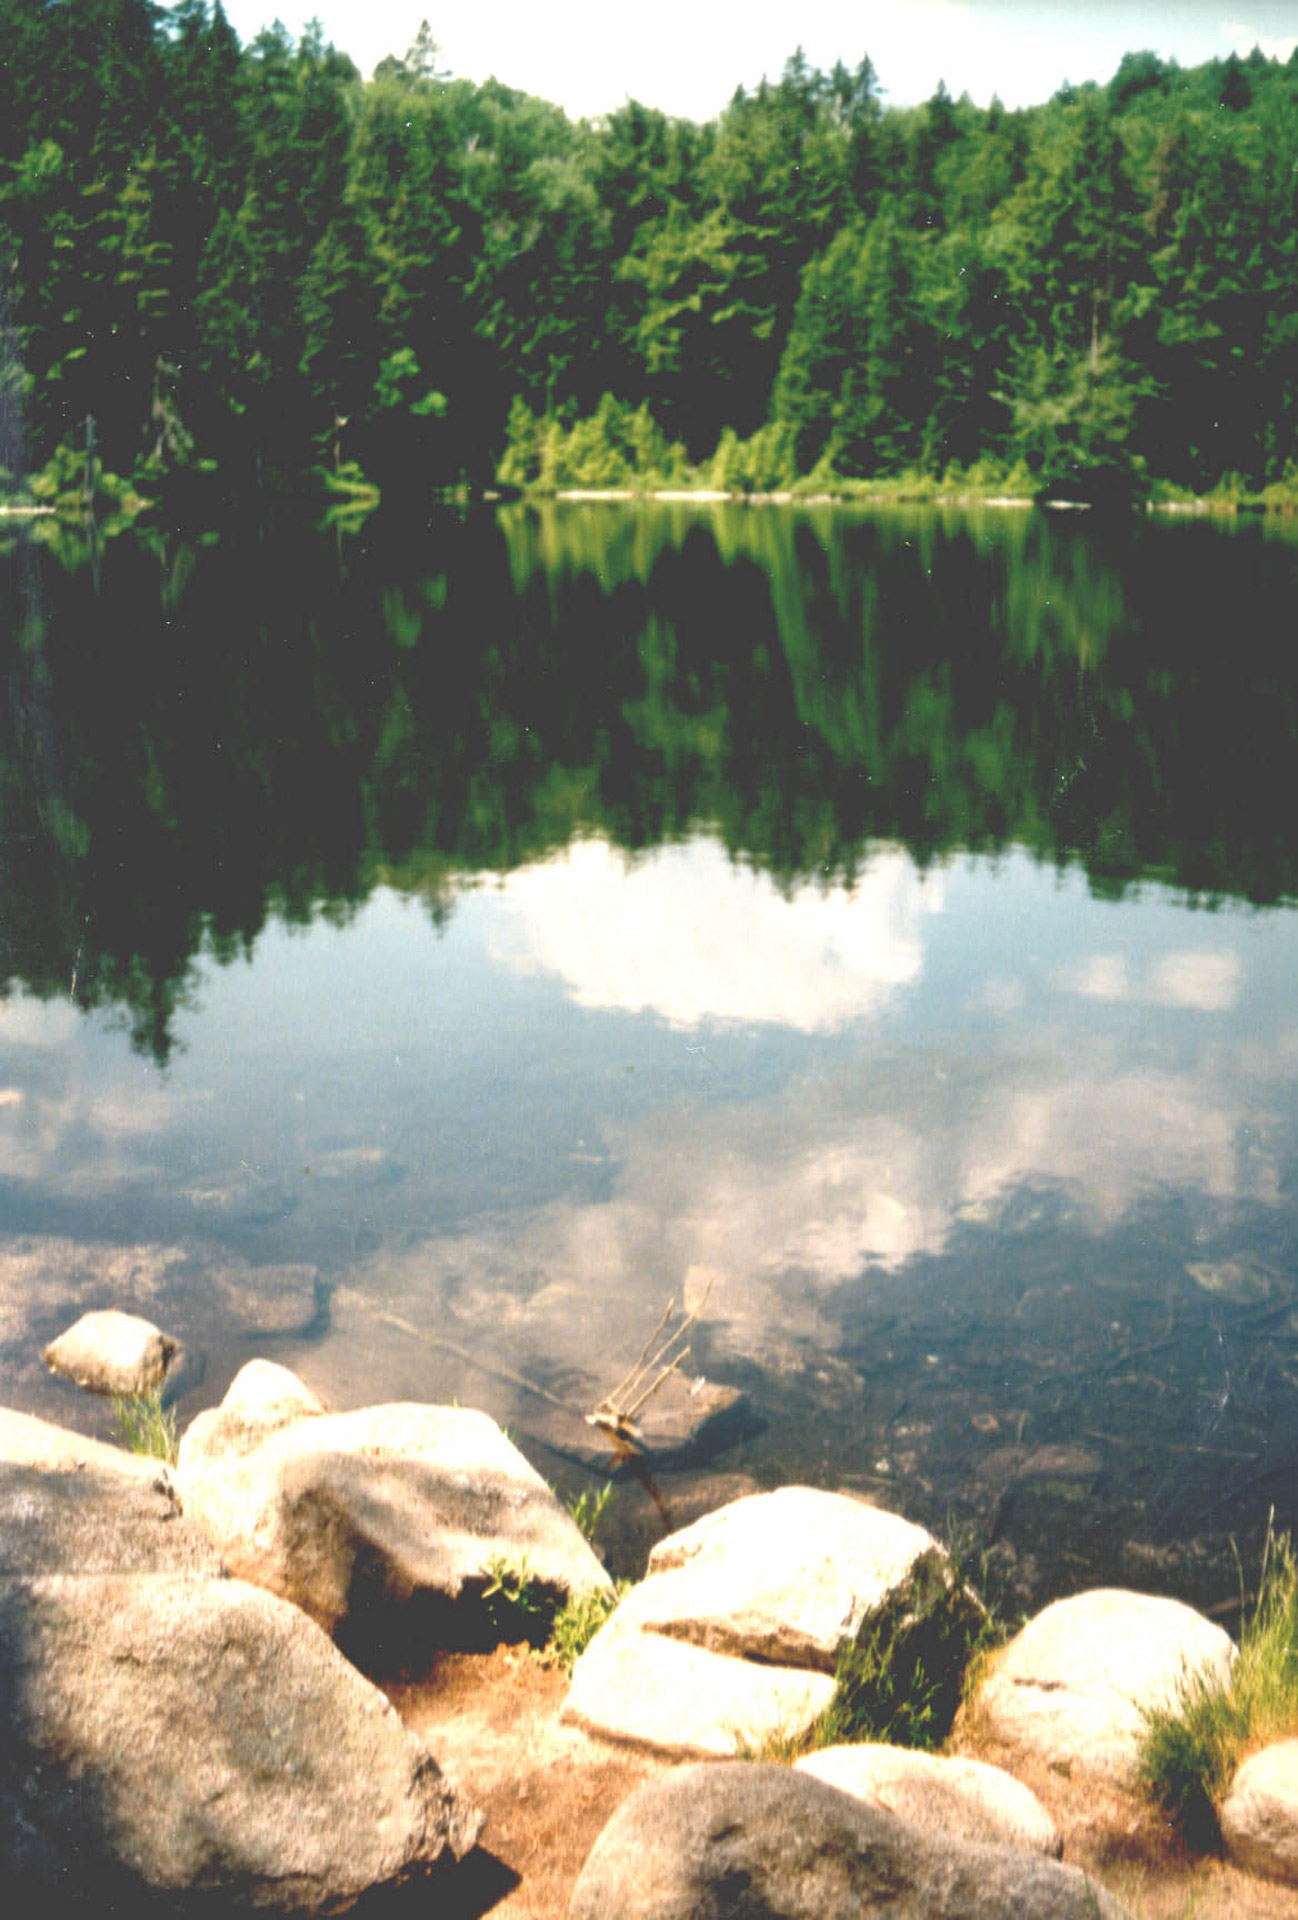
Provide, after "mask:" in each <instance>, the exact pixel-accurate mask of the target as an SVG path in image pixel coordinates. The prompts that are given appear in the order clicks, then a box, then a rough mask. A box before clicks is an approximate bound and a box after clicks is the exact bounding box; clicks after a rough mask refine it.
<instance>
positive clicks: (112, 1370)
mask: <svg viewBox="0 0 1298 1920" xmlns="http://www.w3.org/2000/svg"><path fill="white" fill-rule="evenodd" d="M175 1352H176V1342H175V1341H174V1340H169V1339H168V1338H167V1336H166V1334H165V1333H162V1332H160V1331H159V1329H158V1328H157V1327H155V1326H154V1324H153V1322H152V1321H151V1320H143V1319H141V1318H140V1316H139V1314H136V1313H118V1312H117V1311H116V1310H115V1309H112V1308H109V1309H107V1310H106V1311H104V1312H102V1313H83V1314H82V1316H81V1318H80V1319H79V1320H78V1321H76V1322H75V1323H74V1324H73V1325H72V1326H70V1327H69V1328H68V1330H67V1332H66V1333H61V1334H60V1335H59V1337H58V1339H57V1340H52V1341H51V1342H50V1344H49V1346H48V1347H46V1349H45V1351H44V1353H43V1354H42V1356H41V1357H42V1359H43V1360H44V1361H45V1364H46V1366H47V1367H49V1368H50V1369H51V1371H52V1372H54V1373H58V1374H62V1376H63V1378H64V1379H65V1380H75V1382H76V1384H77V1385H78V1386H79V1387H87V1388H89V1390H90V1392H91V1393H121V1394H126V1393H152V1392H153V1391H154V1390H155V1389H156V1388H158V1387H160V1386H161V1385H162V1382H163V1380H164V1379H165V1378H166V1373H167V1368H168V1366H169V1365H170V1363H171V1359H172V1356H173V1355H174V1354H175Z"/></svg>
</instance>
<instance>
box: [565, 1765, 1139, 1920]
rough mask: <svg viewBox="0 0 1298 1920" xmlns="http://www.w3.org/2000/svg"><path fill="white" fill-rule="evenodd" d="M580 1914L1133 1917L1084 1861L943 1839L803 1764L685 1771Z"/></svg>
mask: <svg viewBox="0 0 1298 1920" xmlns="http://www.w3.org/2000/svg"><path fill="white" fill-rule="evenodd" d="M568 1911H569V1920H722V1916H729V1915H742V1916H743V1920H767V1916H769V1917H770V1920H777V1916H778V1920H866V1916H868V1915H870V1914H879V1915H880V1916H882V1915H885V1914H886V1915H887V1916H888V1920H933V1916H935V1915H938V1914H941V1915H942V1916H944V1920H1123V1913H1124V1909H1123V1908H1122V1907H1120V1906H1119V1905H1118V1903H1117V1902H1116V1901H1115V1900H1113V1899H1112V1898H1111V1897H1110V1896H1109V1895H1108V1894H1107V1893H1105V1892H1104V1891H1103V1889H1101V1888H1100V1887H1098V1886H1096V1885H1095V1883H1094V1882H1093V1881H1091V1880H1088V1879H1087V1878H1086V1876H1085V1875H1084V1874H1083V1873H1081V1872H1080V1871H1079V1870H1078V1868H1076V1867H1065V1866H1061V1865H1060V1864H1059V1863H1058V1862H1057V1861H1054V1860H1046V1859H1043V1858H1042V1857H1041V1856H1040V1855H1039V1854H1034V1853H1024V1852H1021V1851H1019V1850H1017V1849H1015V1848H1011V1847H988V1846H977V1845H973V1844H971V1843H970V1842H968V1841H962V1840H959V1839H956V1838H954V1837H952V1836H942V1837H940V1836H938V1835H936V1834H933V1833H930V1832H927V1831H925V1830H924V1829H923V1828H922V1827H917V1826H912V1825H911V1824H910V1822H908V1821H905V1820H898V1819H897V1818H896V1817H895V1816H894V1815H893V1814H890V1813H884V1812H882V1811H881V1810H880V1809H879V1808H877V1807H871V1806H867V1805H866V1804H865V1803H864V1802H863V1801H861V1800H857V1799H854V1798H853V1797H852V1796H851V1795H849V1794H846V1793H840V1792H839V1791H838V1790H837V1789H836V1788H834V1787H831V1786H826V1785H825V1783H824V1782H823V1781H821V1780H816V1779H813V1778H812V1777H811V1776H810V1775H809V1774H806V1773H800V1772H798V1770H797V1769H796V1768H791V1767H766V1766H753V1765H748V1764H745V1763H743V1762H735V1761H732V1762H729V1763H726V1762H720V1763H714V1764H711V1765H707V1766H691V1767H679V1768H677V1769H676V1770H675V1771H673V1772H671V1773H669V1774H666V1775H665V1776H663V1777H662V1778H660V1779H658V1780H654V1781H651V1782H650V1783H649V1784H648V1785H646V1786H643V1787H641V1788H640V1789H639V1790H638V1791H637V1792H636V1793H634V1794H632V1796H631V1798H630V1799H629V1800H627V1801H626V1802H625V1803H624V1804H623V1806H621V1807H620V1808H619V1809H618V1811H617V1813H615V1814H614V1816H613V1818H612V1819H611V1820H610V1821H609V1823H608V1825H607V1827H605V1829H604V1831H603V1833H602V1834H601V1835H600V1837H599V1839H598V1840H597V1841H596V1842H595V1845H594V1847H593V1849H592V1851H591V1854H590V1857H589V1859H588V1860H587V1862H586V1864H585V1866H584V1867H583V1868H582V1871H581V1876H580V1878H579V1879H578V1881H577V1885H576V1888H575V1889H574V1891H573V1896H572V1904H571V1906H570V1908H569V1910H568Z"/></svg>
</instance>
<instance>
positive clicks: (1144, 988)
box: [1060, 947, 1243, 1013]
mask: <svg viewBox="0 0 1298 1920" xmlns="http://www.w3.org/2000/svg"><path fill="white" fill-rule="evenodd" d="M1060 978H1061V982H1062V984H1063V985H1064V986H1065V987H1066V988H1068V989H1069V990H1070V991H1071V992H1073V993H1079V994H1081V995H1082V996H1083V997H1084V998H1086V999H1088V1000H1108V1001H1113V1002H1119V1001H1130V1002H1132V1003H1133V1004H1135V1005H1137V1006H1147V1007H1148V1006H1155V1007H1187V1008H1191V1009H1193V1010H1194V1011H1195V1012H1198V1013H1228V1012H1229V1011H1230V1009H1231V1008H1232V1007H1233V1006H1234V1005H1235V1002H1236V1001H1237V1000H1238V998H1239V991H1240V986H1241V984H1242V980H1243V966H1242V963H1241V961H1240V958H1239V955H1238V954H1237V953H1232V952H1229V951H1226V950H1222V949H1218V950H1217V951H1215V952H1214V951H1207V952H1205V951H1202V950H1201V949H1198V948H1194V947H1189V948H1185V949H1184V950H1182V951H1178V952H1174V953H1168V954H1164V955H1163V957H1162V959H1160V960H1157V961H1155V962H1153V963H1152V964H1151V965H1150V966H1149V967H1148V968H1147V969H1146V970H1145V971H1144V973H1143V974H1141V975H1139V976H1137V977H1136V978H1134V979H1133V978H1132V975H1131V971H1130V969H1129V967H1128V964H1127V961H1126V959H1125V957H1124V956H1123V955H1122V954H1118V953H1094V954H1091V955H1089V956H1088V957H1087V958H1085V959H1083V960H1079V961H1077V962H1075V963H1074V964H1072V965H1070V966H1068V967H1065V968H1064V969H1063V970H1062V973H1061V976H1060Z"/></svg>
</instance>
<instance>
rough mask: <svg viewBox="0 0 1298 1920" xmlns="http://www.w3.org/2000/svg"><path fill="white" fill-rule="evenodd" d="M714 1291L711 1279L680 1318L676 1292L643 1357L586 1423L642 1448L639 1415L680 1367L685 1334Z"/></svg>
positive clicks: (632, 1448) (621, 1444)
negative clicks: (696, 1299) (640, 1445)
mask: <svg viewBox="0 0 1298 1920" xmlns="http://www.w3.org/2000/svg"><path fill="white" fill-rule="evenodd" d="M711 1291H712V1282H711V1280H709V1281H708V1284H707V1286H706V1287H705V1288H704V1289H703V1293H702V1295H701V1297H700V1298H699V1300H698V1302H697V1304H696V1305H695V1306H693V1307H691V1309H690V1311H689V1312H688V1313H686V1314H684V1317H683V1318H681V1319H679V1320H678V1318H677V1316H678V1315H679V1314H681V1313H682V1308H681V1307H679V1306H678V1305H677V1303H676V1298H675V1295H673V1296H672V1298H671V1299H670V1300H669V1301H668V1302H667V1305H666V1307H665V1308H664V1309H663V1313H662V1318H661V1319H660V1320H659V1322H658V1325H657V1326H656V1327H655V1328H654V1330H653V1332H652V1333H651V1334H650V1335H649V1338H648V1339H647V1340H646V1341H645V1343H644V1345H643V1347H641V1349H640V1357H639V1359H638V1360H637V1361H636V1363H635V1365H634V1366H633V1367H632V1369H631V1371H630V1372H629V1373H627V1374H624V1375H623V1377H622V1378H621V1379H620V1380H619V1381H618V1383H617V1385H616V1386H615V1387H614V1388H613V1389H612V1390H611V1392H609V1393H606V1394H605V1396H604V1398H603V1399H602V1400H601V1401H600V1402H599V1404H598V1406H595V1407H593V1408H592V1409H591V1411H590V1412H589V1413H588V1414H587V1415H586V1424H587V1425H588V1426H592V1427H599V1428H600V1429H601V1430H602V1431H603V1432H605V1433H607V1434H609V1435H611V1436H612V1438H613V1440H614V1442H615V1443H616V1445H617V1446H618V1448H619V1450H623V1449H624V1450H626V1451H627V1452H630V1453H638V1452H639V1450H640V1449H639V1441H640V1430H639V1428H638V1427H637V1426H636V1424H635V1417H636V1415H637V1414H638V1413H639V1412H640V1411H641V1410H642V1408H643V1407H644V1406H645V1405H646V1404H647V1403H648V1402H649V1401H650V1400H651V1399H652V1398H653V1396H654V1394H656V1393H657V1391H658V1389H659V1387H661V1386H662V1384H663V1382H664V1381H665V1380H667V1379H669V1378H670V1377H671V1375H672V1374H673V1373H676V1372H678V1371H679V1369H680V1365H681V1362H682V1361H683V1360H684V1359H685V1358H686V1356H687V1355H688V1353H689V1346H688V1345H687V1343H686V1339H685V1336H686V1334H687V1333H688V1332H689V1330H690V1328H691V1327H692V1326H693V1325H694V1322H695V1321H696V1320H697V1319H698V1317H699V1315H700V1314H701V1313H702V1311H703V1309H704V1307H705V1306H706V1305H707V1303H708V1295H709V1294H710V1293H711Z"/></svg>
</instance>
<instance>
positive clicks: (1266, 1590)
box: [1139, 1514, 1298, 1849]
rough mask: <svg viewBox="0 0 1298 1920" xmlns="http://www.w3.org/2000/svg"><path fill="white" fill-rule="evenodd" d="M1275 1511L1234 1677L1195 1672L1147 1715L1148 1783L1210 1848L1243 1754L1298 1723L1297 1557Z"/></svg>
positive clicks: (1144, 1765)
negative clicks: (1169, 1701)
mask: <svg viewBox="0 0 1298 1920" xmlns="http://www.w3.org/2000/svg"><path fill="white" fill-rule="evenodd" d="M1273 1520H1274V1514H1273V1515H1272V1519H1271V1521H1268V1524H1267V1536H1266V1544H1265V1546H1264V1547H1263V1551H1262V1566H1261V1571H1260V1574H1259V1578H1258V1591H1257V1598H1256V1600H1255V1602H1254V1604H1253V1606H1252V1608H1251V1610H1250V1609H1249V1608H1248V1606H1247V1605H1246V1606H1245V1608H1244V1612H1243V1617H1242V1623H1241V1629H1240V1645H1239V1656H1238V1658H1237V1659H1236V1661H1235V1665H1234V1669H1233V1671H1232V1673H1231V1676H1230V1679H1229V1680H1228V1681H1222V1680H1219V1679H1214V1678H1207V1677H1205V1676H1204V1675H1202V1674H1195V1675H1191V1676H1188V1677H1187V1679H1186V1680H1185V1681H1184V1682H1183V1683H1182V1685H1181V1687H1180V1689H1179V1692H1178V1694H1177V1698H1176V1699H1175V1701H1173V1703H1172V1704H1171V1705H1170V1706H1166V1707H1158V1708H1152V1709H1149V1710H1148V1711H1147V1712H1146V1714H1145V1732H1144V1736H1143V1739H1142V1742H1141V1751H1140V1760H1139V1771H1140V1779H1141V1783H1142V1785H1143V1786H1144V1787H1145V1789H1146V1791H1147V1792H1148V1793H1150V1794H1151V1795H1152V1796H1153V1798H1154V1799H1155V1800H1157V1801H1158V1802H1159V1804H1160V1805H1161V1806H1162V1807H1163V1808H1164V1809H1165V1810H1166V1812H1167V1813H1168V1814H1169V1815H1170V1816H1171V1818H1172V1820H1173V1822H1174V1823H1175V1825H1176V1826H1177V1827H1178V1828H1179V1829H1180V1831H1181V1833H1182V1834H1183V1836H1184V1837H1185V1839H1186V1840H1187V1841H1188V1842H1189V1843H1190V1844H1191V1845H1192V1846H1196V1847H1200V1848H1204V1849H1210V1848H1215V1847H1217V1846H1218V1845H1219V1844H1220V1840H1221V1830H1220V1826H1219V1824H1218V1818H1217V1815H1218V1809H1219V1808H1220V1806H1221V1802H1222V1800H1223V1798H1224V1797H1225V1794H1226V1792H1227V1790H1228V1789H1229V1787H1230V1783H1231V1780H1232V1779H1233V1777H1234V1774H1235V1770H1236V1768H1237V1767H1238V1765H1239V1763H1240V1761H1241V1760H1243V1759H1244V1758H1245V1757H1246V1755H1247V1754H1249V1753H1250V1752H1252V1751H1253V1750H1254V1749H1255V1748H1257V1747H1261V1746H1266V1745H1268V1744H1269V1743H1270V1742H1271V1741H1274V1740H1280V1739H1284V1738H1287V1737H1289V1736H1291V1735H1292V1734H1294V1733H1296V1732H1298V1559H1295V1555H1294V1549H1293V1544H1292V1542H1291V1540H1290V1538H1289V1535H1288V1534H1283V1533H1282V1534H1277V1533H1276V1532H1275V1531H1274V1527H1273V1524H1272V1522H1273Z"/></svg>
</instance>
